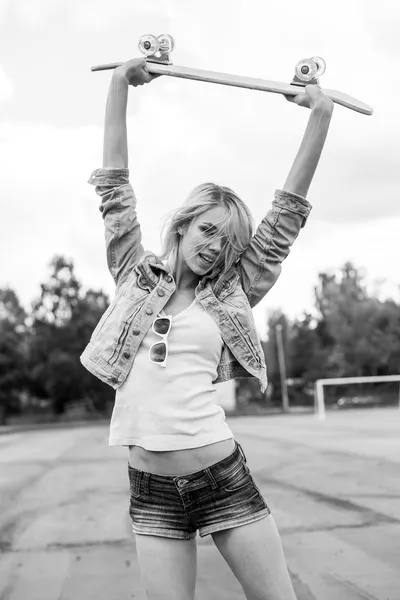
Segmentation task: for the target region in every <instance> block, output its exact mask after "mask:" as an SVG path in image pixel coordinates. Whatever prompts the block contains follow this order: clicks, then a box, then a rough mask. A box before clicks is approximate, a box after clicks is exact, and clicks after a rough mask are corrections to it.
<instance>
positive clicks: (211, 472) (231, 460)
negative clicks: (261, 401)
mask: <svg viewBox="0 0 400 600" xmlns="http://www.w3.org/2000/svg"><path fill="white" fill-rule="evenodd" d="M240 457H242V458H243V461H244V462H245V463H247V458H246V455H245V453H244V451H243V448H242V446H241V445H240V444H239V442H238V441H236V440H235V448H234V450H233V451H232V453H231V454H229V455H228V456H227V457H225V458H223V459H222V460H220V461H218V462H217V463H214V464H213V465H210V466H209V467H207V468H205V469H201V470H199V471H195V472H194V473H189V474H187V475H176V476H173V475H157V474H155V473H146V472H145V471H140V470H139V469H135V468H133V467H131V466H130V465H129V463H128V470H129V472H130V473H131V474H133V473H136V475H137V476H138V477H139V479H142V480H144V482H145V484H148V482H149V480H150V479H151V480H152V481H153V482H154V483H159V484H162V483H175V482H176V481H178V480H179V481H180V482H185V483H187V484H190V483H193V484H194V485H195V486H196V482H199V483H200V481H201V480H204V478H206V479H207V480H209V481H210V482H211V483H212V485H213V487H218V486H217V485H216V482H217V481H220V480H223V479H225V478H226V477H229V476H230V475H231V474H232V472H234V470H235V469H236V468H237V463H238V460H239V458H240ZM196 487H197V486H196Z"/></svg>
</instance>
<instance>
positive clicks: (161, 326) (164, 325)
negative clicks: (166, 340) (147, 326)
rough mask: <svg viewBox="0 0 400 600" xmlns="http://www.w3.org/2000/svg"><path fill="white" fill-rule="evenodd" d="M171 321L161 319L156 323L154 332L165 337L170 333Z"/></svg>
mask: <svg viewBox="0 0 400 600" xmlns="http://www.w3.org/2000/svg"><path fill="white" fill-rule="evenodd" d="M170 323H171V321H170V320H169V319H165V318H164V317H159V318H158V319H156V320H155V321H154V325H153V327H154V331H155V332H156V333H158V334H159V335H165V334H166V333H168V329H169V327H170Z"/></svg>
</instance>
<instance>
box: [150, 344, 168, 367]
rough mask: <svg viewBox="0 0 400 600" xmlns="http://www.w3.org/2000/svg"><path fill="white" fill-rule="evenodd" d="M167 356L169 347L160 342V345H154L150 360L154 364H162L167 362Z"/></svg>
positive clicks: (151, 349)
mask: <svg viewBox="0 0 400 600" xmlns="http://www.w3.org/2000/svg"><path fill="white" fill-rule="evenodd" d="M166 354H167V346H166V344H165V343H164V342H159V343H158V344H154V346H152V348H150V358H151V360H152V361H153V362H156V363H162V362H164V360H165V356H166Z"/></svg>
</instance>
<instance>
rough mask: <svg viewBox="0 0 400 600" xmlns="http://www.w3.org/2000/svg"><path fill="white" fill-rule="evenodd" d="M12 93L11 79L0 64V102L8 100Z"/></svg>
mask: <svg viewBox="0 0 400 600" xmlns="http://www.w3.org/2000/svg"><path fill="white" fill-rule="evenodd" d="M13 94H14V86H13V83H12V81H11V79H10V78H9V77H8V76H7V75H6V73H5V72H4V69H3V67H2V66H1V65H0V102H2V101H5V100H10V99H11V98H12V97H13Z"/></svg>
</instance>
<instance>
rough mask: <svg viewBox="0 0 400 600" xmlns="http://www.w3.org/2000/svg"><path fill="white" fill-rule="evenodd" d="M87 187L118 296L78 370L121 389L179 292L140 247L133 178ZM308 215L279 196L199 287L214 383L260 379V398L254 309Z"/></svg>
mask: <svg viewBox="0 0 400 600" xmlns="http://www.w3.org/2000/svg"><path fill="white" fill-rule="evenodd" d="M89 183H90V184H92V185H95V186H96V192H97V194H98V195H99V196H100V197H101V205H100V211H101V213H102V215H103V219H104V224H105V241H106V249H107V263H108V268H109V270H110V272H111V275H112V276H113V278H114V281H115V284H116V292H115V297H114V299H113V301H112V303H111V304H110V306H109V308H108V309H107V310H106V312H105V313H104V315H103V316H102V318H101V319H100V321H99V323H98V325H97V326H96V328H95V330H94V332H93V334H92V336H91V338H90V342H89V344H88V345H87V347H86V348H85V350H84V352H83V354H82V355H81V362H82V364H83V365H84V366H85V367H86V368H87V369H88V370H89V371H90V372H91V373H92V374H93V375H95V376H96V377H98V378H99V379H101V380H102V381H104V382H105V383H107V384H109V385H110V386H111V387H113V388H114V389H117V388H118V387H119V386H121V385H122V384H123V383H124V381H125V379H126V377H127V375H128V373H129V371H130V369H131V367H132V364H133V362H134V360H135V356H136V353H137V351H138V348H139V346H140V343H141V341H142V340H143V338H144V336H145V335H146V333H147V332H148V330H149V329H150V327H151V325H152V323H153V320H154V318H155V316H156V315H157V314H158V313H159V312H160V311H161V310H162V309H163V308H164V306H165V304H166V303H167V301H168V300H169V298H170V297H171V295H172V294H173V293H174V291H175V288H176V286H175V282H174V278H173V276H172V274H171V273H170V272H168V269H167V268H166V267H165V266H164V264H163V263H162V261H161V260H160V259H159V258H158V257H157V256H156V255H155V254H153V253H152V252H149V251H145V250H144V248H143V246H142V244H141V239H142V236H141V231H140V225H139V222H138V219H137V214H136V198H135V195H134V192H133V189H132V187H131V185H130V183H129V170H128V169H97V170H95V171H94V172H93V173H92V175H91V177H90V179H89ZM310 210H311V205H310V204H309V202H308V201H307V200H305V199H304V198H302V197H301V196H297V195H295V194H292V193H289V192H285V191H281V190H277V191H276V192H275V198H274V200H273V202H272V207H271V209H270V210H269V211H268V213H267V215H266V216H265V217H264V219H263V220H262V221H261V223H260V225H259V226H258V228H257V230H256V233H255V235H254V236H253V238H252V240H251V243H250V245H249V246H248V248H247V249H246V250H245V252H244V253H243V254H242V255H241V257H240V261H239V262H238V263H237V264H236V265H235V266H234V267H232V268H231V269H230V271H229V272H228V273H227V274H225V275H223V276H221V275H220V276H218V274H216V275H215V276H213V273H211V274H210V275H206V276H204V277H203V278H202V279H201V280H200V281H199V283H198V285H197V287H196V290H195V295H196V298H197V300H198V301H199V302H200V304H201V305H202V306H203V308H204V309H205V310H206V312H207V313H208V314H209V315H210V316H211V317H212V318H213V319H214V320H215V321H216V323H217V324H218V325H219V327H220V331H221V337H222V339H223V342H224V345H223V350H222V353H221V359H220V363H219V365H218V370H217V378H216V379H215V381H214V382H213V383H218V382H221V381H227V380H229V379H233V378H236V377H257V378H258V380H259V382H260V387H261V390H262V391H263V392H264V391H265V390H266V388H267V369H266V365H265V359H264V352H263V349H262V346H261V342H260V340H259V337H258V334H257V331H256V327H255V324H254V319H253V314H252V311H251V309H252V307H253V306H255V305H256V304H257V303H258V302H260V300H261V299H262V298H263V297H264V296H265V294H266V293H267V292H268V291H269V290H270V289H271V288H272V286H273V285H274V283H275V281H276V280H277V279H278V277H279V274H280V272H281V264H282V262H283V261H284V259H285V258H286V256H287V255H288V254H289V250H290V247H291V245H292V244H293V242H294V240H295V239H296V237H297V236H298V234H299V231H300V229H301V228H302V227H303V226H304V225H305V222H306V220H307V217H308V215H309V213H310Z"/></svg>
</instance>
